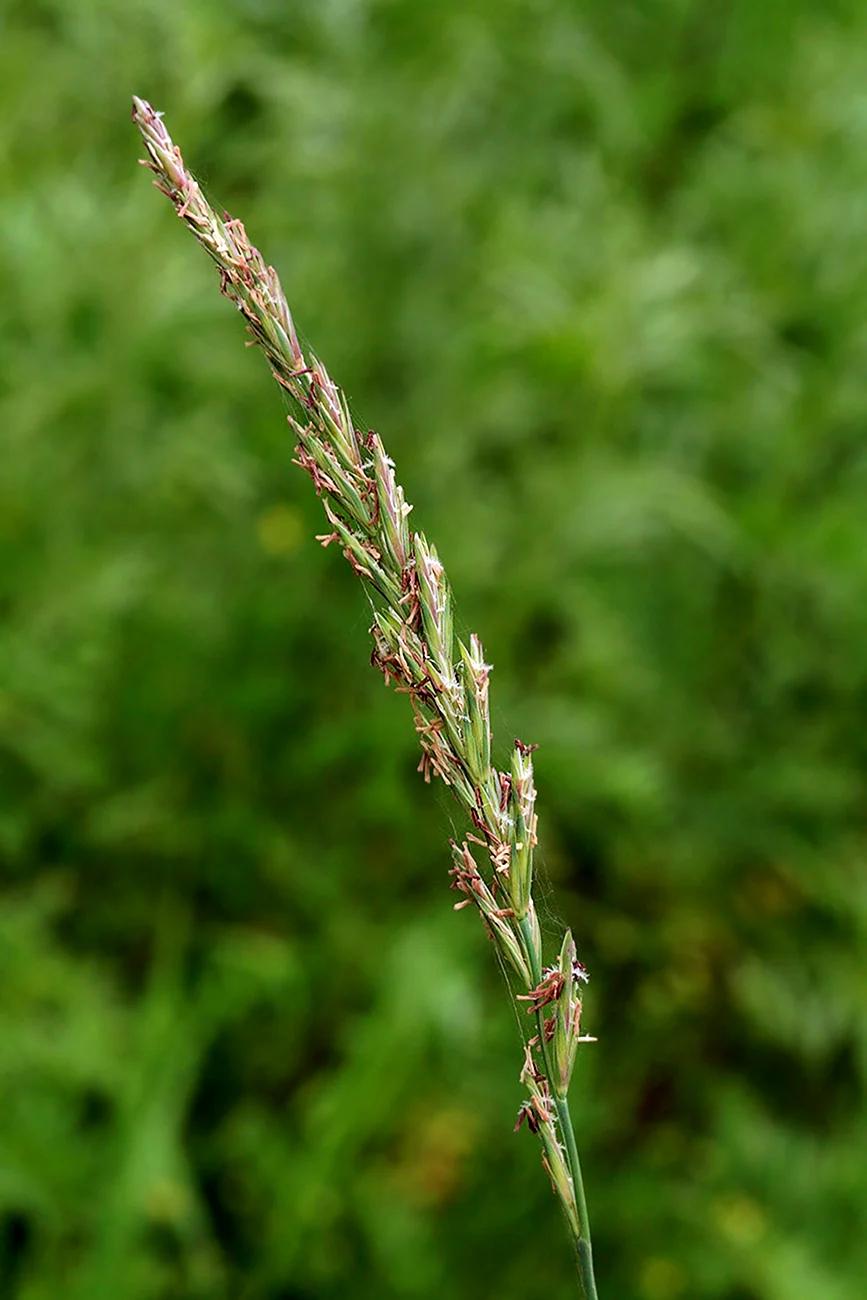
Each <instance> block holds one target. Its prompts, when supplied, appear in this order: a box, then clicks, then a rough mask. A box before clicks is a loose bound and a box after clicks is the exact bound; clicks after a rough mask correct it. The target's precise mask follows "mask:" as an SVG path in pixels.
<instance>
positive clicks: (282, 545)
mask: <svg viewBox="0 0 867 1300" xmlns="http://www.w3.org/2000/svg"><path fill="white" fill-rule="evenodd" d="M256 532H257V534H258V537H259V545H260V546H261V547H262V550H263V551H264V552H265V553H266V554H267V555H291V553H292V552H293V551H294V550H297V548H298V547H299V546H300V544H301V542H302V540H303V538H304V528H303V526H302V523H301V515H300V514H299V512H298V511H297V510H296V509H295V508H294V507H293V506H287V505H277V506H271V507H270V508H269V509H268V510H265V511H263V512H262V514H261V515H260V516H259V518H258V519H257V520H256Z"/></svg>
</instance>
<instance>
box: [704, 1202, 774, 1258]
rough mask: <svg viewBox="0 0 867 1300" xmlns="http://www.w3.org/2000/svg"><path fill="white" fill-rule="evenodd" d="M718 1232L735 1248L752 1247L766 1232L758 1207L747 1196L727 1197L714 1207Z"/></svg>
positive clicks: (765, 1221)
mask: <svg viewBox="0 0 867 1300" xmlns="http://www.w3.org/2000/svg"><path fill="white" fill-rule="evenodd" d="M714 1216H715V1218H716V1221H717V1224H718V1225H719V1229H720V1231H721V1232H722V1233H723V1235H724V1236H726V1237H728V1239H729V1241H732V1242H734V1243H735V1245H737V1246H754V1245H755V1244H756V1243H757V1242H759V1241H761V1239H762V1237H764V1235H765V1233H766V1232H767V1230H768V1224H767V1220H766V1219H765V1216H764V1213H763V1211H762V1208H761V1206H760V1205H758V1204H757V1203H756V1202H755V1201H753V1200H751V1199H750V1197H749V1196H728V1197H726V1198H725V1199H723V1200H719V1201H717V1202H716V1204H715V1205H714Z"/></svg>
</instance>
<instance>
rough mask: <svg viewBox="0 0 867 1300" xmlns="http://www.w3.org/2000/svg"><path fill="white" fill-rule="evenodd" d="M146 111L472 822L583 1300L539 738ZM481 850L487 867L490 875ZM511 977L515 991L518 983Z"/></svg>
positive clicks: (483, 891) (566, 991) (467, 850)
mask: <svg viewBox="0 0 867 1300" xmlns="http://www.w3.org/2000/svg"><path fill="white" fill-rule="evenodd" d="M133 121H134V122H135V124H136V126H137V127H138V128H139V131H140V132H141V135H142V138H143V140H144V144H145V148H146V150H147V155H148V156H147V158H146V159H143V162H144V165H145V166H147V167H149V168H150V169H151V171H153V172H154V173H155V177H156V180H155V184H156V185H157V186H158V188H159V189H160V190H162V192H163V193H164V194H166V195H167V196H168V198H169V199H170V200H171V202H172V203H173V205H174V207H175V210H176V211H177V213H178V216H179V217H181V218H182V219H183V221H184V222H185V223H186V225H187V226H188V227H189V229H190V230H191V231H192V233H193V234H194V235H195V237H196V239H197V240H198V241H199V243H200V244H201V245H202V247H203V248H204V249H205V251H206V252H207V253H208V254H209V255H210V257H211V258H212V259H213V261H214V262H215V264H216V266H217V268H218V270H219V273H220V287H221V290H222V292H223V293H224V294H225V295H226V297H228V298H229V299H230V300H231V301H232V302H234V303H235V305H236V307H237V308H238V309H239V310H240V312H241V313H242V315H243V316H244V318H245V320H246V322H247V328H248V330H249V332H250V333H251V335H252V338H253V340H254V341H255V343H257V344H258V346H259V347H260V348H261V350H262V352H263V353H264V354H265V357H266V359H267V361H268V363H269V365H270V367H271V373H272V375H273V376H274V378H275V379H276V381H277V383H278V384H279V385H280V386H281V388H283V389H284V390H285V391H286V392H287V393H288V394H289V396H290V397H291V398H292V399H293V403H294V408H295V410H294V413H293V414H292V415H290V416H289V417H288V418H289V423H290V425H291V427H292V430H293V432H294V434H295V437H296V439H297V444H296V449H295V450H296V462H295V463H296V464H298V465H300V466H301V468H302V469H305V470H306V471H307V472H308V474H309V475H310V477H311V478H312V480H313V484H314V487H315V489H316V492H317V493H318V495H319V496H320V497H321V499H322V502H323V506H324V509H325V514H326V517H327V519H328V531H327V532H325V533H323V534H322V535H321V536H320V537H319V538H318V539H317V540H319V541H320V542H321V543H322V545H323V546H329V545H330V544H332V543H335V544H336V545H338V546H339V547H340V548H341V549H342V551H343V554H344V556H345V557H346V559H347V560H348V562H349V564H350V565H351V566H352V568H353V569H354V570H355V573H356V574H357V575H358V577H359V578H360V579H361V581H362V583H363V584H364V586H365V588H366V590H367V593H368V597H369V599H370V602H371V605H372V607H373V626H372V627H371V633H372V636H373V644H374V649H373V656H372V660H373V663H374V664H375V665H376V666H377V667H378V668H379V669H380V670H381V671H382V673H383V676H384V677H385V680H386V683H387V684H390V683H392V682H393V683H395V686H396V689H397V690H398V691H400V692H402V693H404V694H406V695H408V696H409V698H410V703H411V705H412V709H413V715H414V719H415V727H416V731H417V733H418V738H419V743H420V745H421V750H422V757H421V762H420V764H419V770H420V771H421V772H422V773H423V775H424V778H425V780H426V781H430V779H431V777H432V776H437V777H439V778H440V779H441V780H442V781H444V782H445V784H446V785H448V786H450V787H451V789H452V792H453V794H454V795H455V797H456V799H457V800H458V802H459V803H460V804H461V805H462V807H463V808H464V810H465V812H466V814H467V816H468V817H469V821H470V823H471V825H472V830H471V831H470V832H469V833H468V834H467V835H466V836H465V838H464V839H463V840H462V842H461V843H460V844H457V843H454V842H453V843H452V846H451V848H452V858H453V865H452V869H451V873H450V874H451V876H452V888H453V889H455V890H457V891H458V892H459V893H460V894H462V895H463V898H462V899H461V900H460V901H459V902H457V903H456V904H455V908H456V909H460V908H463V907H466V906H468V905H470V904H472V905H474V906H475V907H476V909H477V910H478V912H479V914H480V916H481V918H482V921H483V923H484V925H485V927H486V929H487V932H488V935H489V936H490V938H491V940H492V941H493V943H494V945H495V947H496V949H497V951H498V954H499V956H500V958H501V959H502V962H503V964H504V966H505V968H506V969H507V970H509V971H510V972H511V974H512V976H513V977H515V978H517V981H518V982H519V984H520V986H521V988H522V989H523V992H521V993H514V992H513V994H512V995H513V997H514V999H515V1002H516V1004H518V1003H520V1004H528V1005H527V1006H526V1010H527V1011H528V1012H529V1013H530V1014H531V1015H532V1016H533V1017H534V1018H535V1023H536V1034H535V1036H534V1037H532V1038H529V1039H528V1041H526V1042H525V1059H524V1066H523V1069H522V1071H521V1080H522V1082H523V1083H524V1085H525V1087H526V1089H527V1098H526V1100H525V1101H524V1102H523V1104H522V1106H521V1109H520V1112H519V1115H518V1123H517V1124H516V1126H515V1127H516V1128H520V1127H521V1125H522V1124H523V1123H526V1124H527V1127H528V1128H529V1129H530V1131H531V1132H532V1133H534V1134H536V1135H537V1136H538V1138H539V1140H540V1143H541V1147H542V1162H543V1164H544V1166H545V1169H546V1170H547V1172H548V1175H549V1177H550V1179H551V1184H552V1187H553V1189H554V1192H555V1193H556V1195H557V1197H558V1198H559V1200H560V1203H561V1206H562V1208H563V1212H564V1214H565V1217H566V1221H567V1224H568V1225H569V1230H570V1232H571V1234H572V1238H573V1241H574V1243H575V1247H576V1251H577V1256H578V1273H579V1278H580V1281H581V1286H582V1290H583V1292H584V1295H585V1298H586V1300H596V1284H595V1281H594V1277H593V1262H592V1260H593V1256H592V1250H591V1245H590V1229H589V1224H588V1218H587V1206H586V1201H585V1196H584V1186H583V1181H582V1177H581V1166H580V1163H579V1159H578V1149H577V1146H576V1143H575V1134H574V1130H573V1127H572V1119H571V1115H570V1112H569V1103H568V1097H567V1094H568V1089H569V1082H570V1079H571V1075H572V1068H573V1066H574V1062H575V1056H576V1053H577V1049H578V1045H579V1044H580V1043H582V1042H587V1041H592V1040H590V1039H588V1036H587V1035H584V1034H582V1033H581V1032H580V1019H581V996H580V989H581V985H582V983H583V982H584V981H586V978H587V975H586V971H585V970H584V967H583V965H582V964H581V963H580V962H579V961H578V959H577V957H576V954H575V944H574V942H573V940H572V936H571V934H570V933H569V932H568V931H567V932H566V934H565V935H564V937H563V942H562V945H561V949H560V955H559V958H558V960H557V962H555V963H554V964H553V965H551V966H548V967H543V964H542V940H541V933H540V930H539V923H538V920H537V917H536V910H535V906H534V903H533V895H532V886H533V850H534V847H535V845H536V842H537V819H536V812H535V802H536V789H535V785H534V782H533V763H532V750H533V748H534V747H533V746H530V745H525V744H523V743H522V742H521V741H520V740H516V741H515V746H514V750H513V753H512V763H511V769H510V770H509V771H508V772H501V771H498V770H497V768H495V767H494V766H493V765H492V763H491V727H490V711H489V705H488V682H489V676H490V672H491V666H490V665H489V664H487V663H486V662H485V658H484V653H483V650H482V645H481V642H480V641H479V639H478V637H476V636H475V635H473V636H471V637H470V638H469V641H468V643H464V642H463V641H461V640H460V639H459V638H457V637H456V636H455V635H454V631H453V627H452V593H451V587H450V585H449V582H448V579H447V577H446V574H445V571H444V569H443V566H442V564H441V563H440V561H439V558H438V556H437V553H436V551H435V549H434V548H433V546H431V545H430V544H429V542H428V541H427V539H426V537H425V536H424V534H423V533H421V532H417V531H414V530H411V529H410V528H409V523H408V517H409V514H410V511H411V509H412V507H411V506H410V505H409V504H408V503H407V501H406V499H405V497H404V493H403V489H402V488H401V487H400V486H399V484H398V483H397V480H396V478H395V475H394V466H393V463H392V461H391V460H390V459H389V457H388V456H387V454H386V452H385V448H384V447H383V445H382V442H381V441H380V439H379V437H378V435H377V434H376V433H374V432H372V431H370V432H367V433H362V432H361V431H360V430H359V429H357V428H355V426H354V424H353V422H352V418H351V416H350V413H349V406H348V403H347V401H346V398H345V397H344V395H343V393H342V392H341V391H340V389H339V388H338V387H337V385H336V384H335V383H334V382H333V381H332V380H331V378H330V377H329V375H328V373H327V372H326V370H325V368H324V366H323V365H322V363H321V362H320V361H319V360H318V359H317V358H316V357H315V356H313V355H311V354H308V355H305V353H304V352H303V351H302V349H301V346H300V344H299V342H298V336H297V334H296V332H295V327H294V324H293V321H292V316H291V313H290V311H289V307H288V304H287V302H286V298H285V296H284V294H283V290H282V288H281V286H280V281H279V279H278V278H277V273H276V272H275V271H274V269H273V267H270V266H267V265H266V263H265V262H264V260H263V258H262V256H261V254H260V253H259V252H258V250H257V249H256V248H254V247H253V245H252V244H251V243H250V241H249V240H248V238H247V234H246V231H245V229H244V226H243V224H242V223H241V222H240V221H238V220H235V219H233V218H232V217H230V216H228V214H224V215H223V216H219V215H218V214H217V212H216V211H215V210H214V209H213V208H212V207H211V205H210V204H209V203H208V201H207V199H206V198H205V196H204V194H203V193H202V191H201V189H200V187H199V185H198V184H197V182H196V181H195V179H194V178H193V176H192V175H191V174H190V172H189V171H187V169H186V166H185V164H184V160H183V158H182V156H181V153H180V150H179V149H178V148H177V146H176V145H175V144H174V143H173V142H172V140H171V137H170V136H169V134H168V132H167V130H166V128H165V126H164V125H163V121H162V117H161V115H160V114H159V113H157V112H155V111H154V109H153V108H151V106H150V104H148V103H146V102H145V101H144V100H142V99H138V98H134V100H133ZM479 849H481V850H482V853H483V854H484V857H485V858H486V859H487V863H486V865H485V867H484V869H483V870H482V869H480V868H479V866H478V864H477V861H476V854H477V852H478V850H479ZM512 982H513V981H510V984H509V987H510V990H511V987H512Z"/></svg>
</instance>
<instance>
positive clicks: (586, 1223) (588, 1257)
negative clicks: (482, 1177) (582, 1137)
mask: <svg viewBox="0 0 867 1300" xmlns="http://www.w3.org/2000/svg"><path fill="white" fill-rule="evenodd" d="M519 925H520V928H521V935H522V937H523V939H524V948H525V950H526V954H527V961H528V962H529V965H530V974H531V975H532V978H533V985H534V987H536V988H538V986H539V984H540V983H541V981H542V967H541V963H540V961H539V958H538V955H537V953H536V946H535V944H534V942H533V931H532V928H531V926H530V921H529V918H528V917H524V918H523V919H522V920H521V921H520V922H519ZM536 1027H537V1033H538V1036H539V1045H540V1047H541V1049H542V1058H543V1060H544V1062H545V1073H546V1074H547V1076H548V1083H549V1085H550V1087H551V1089H552V1091H553V1089H554V1078H555V1076H554V1072H553V1065H552V1062H551V1057H550V1053H549V1050H548V1043H547V1041H546V1038H545V1021H544V1017H543V1015H542V1012H541V1011H540V1010H537V1011H536ZM554 1105H555V1107H556V1109H557V1121H558V1123H559V1125H560V1132H561V1133H562V1135H563V1140H564V1142H565V1144H566V1159H567V1161H568V1163H569V1173H570V1175H571V1178H572V1190H573V1193H574V1195H575V1208H576V1210H577V1212H578V1223H579V1231H578V1233H577V1235H575V1234H573V1236H574V1240H575V1251H576V1254H577V1255H578V1275H579V1277H580V1279H581V1289H582V1291H583V1292H584V1300H598V1297H597V1294H596V1278H595V1276H594V1274H593V1246H592V1243H591V1241H590V1217H589V1215H588V1213H587V1197H586V1196H585V1194H584V1179H583V1178H582V1176H581V1160H580V1158H579V1156H578V1144H577V1143H576V1141H575V1130H574V1128H573V1127H572V1113H571V1111H570V1110H569V1101H568V1098H566V1097H565V1096H563V1097H558V1096H556V1095H555V1096H554Z"/></svg>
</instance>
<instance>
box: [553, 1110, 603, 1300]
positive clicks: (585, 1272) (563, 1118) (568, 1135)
mask: <svg viewBox="0 0 867 1300" xmlns="http://www.w3.org/2000/svg"><path fill="white" fill-rule="evenodd" d="M555 1104H556V1107H557V1119H558V1120H559V1121H560V1132H561V1133H562V1134H563V1137H564V1139H565V1141H566V1156H567V1158H568V1160H569V1168H570V1170H571V1173H572V1186H573V1188H574V1190H575V1204H576V1205H577V1207H578V1222H579V1223H580V1224H581V1235H580V1236H579V1237H578V1239H577V1240H576V1242H575V1249H576V1250H577V1251H578V1271H579V1273H580V1275H581V1285H582V1287H583V1288H584V1295H585V1297H586V1300H597V1296H596V1278H595V1277H594V1276H593V1246H592V1244H591V1242H590V1218H589V1215H588V1214H587V1198H586V1196H585V1195H584V1179H583V1178H582V1176H581V1161H580V1160H579V1158H578V1146H577V1143H576V1142H575V1130H574V1129H573V1127H572V1114H571V1112H570V1110H569V1102H568V1100H567V1099H566V1098H565V1097H557V1098H556V1100H555Z"/></svg>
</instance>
